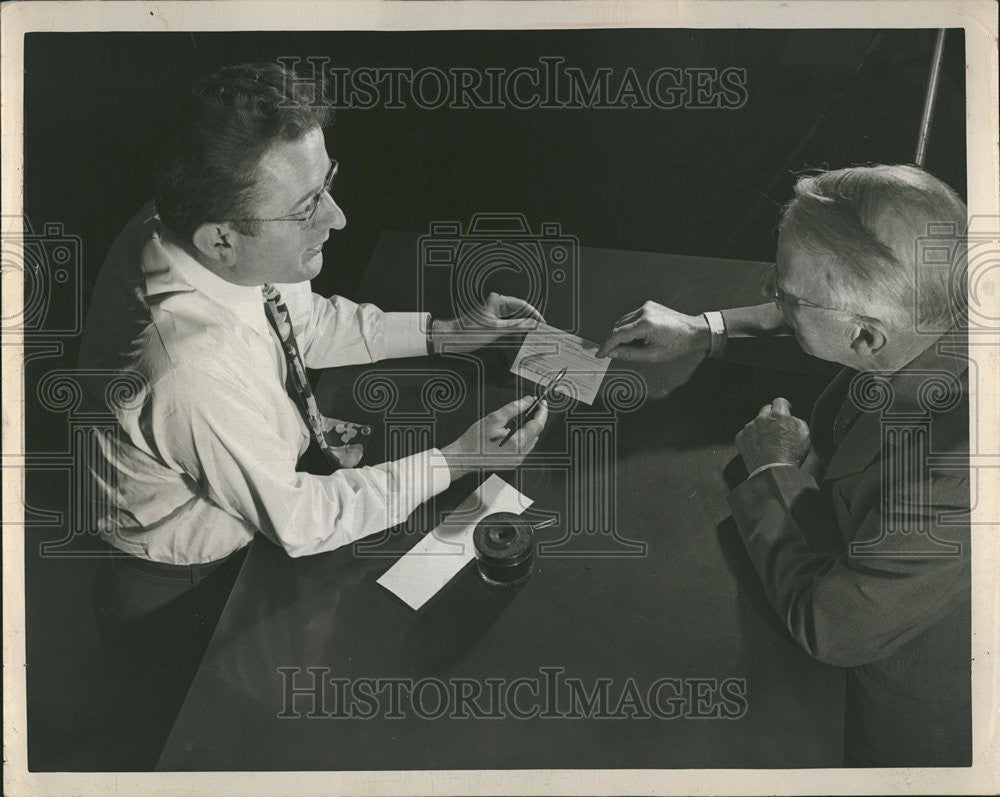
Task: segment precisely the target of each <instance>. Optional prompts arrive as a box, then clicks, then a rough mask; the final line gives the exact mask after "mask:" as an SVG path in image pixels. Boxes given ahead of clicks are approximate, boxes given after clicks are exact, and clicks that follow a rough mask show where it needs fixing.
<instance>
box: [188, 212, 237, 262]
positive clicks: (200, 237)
mask: <svg viewBox="0 0 1000 797" xmlns="http://www.w3.org/2000/svg"><path fill="white" fill-rule="evenodd" d="M238 238H239V236H238V235H237V234H236V233H235V232H234V231H233V230H232V229H231V228H230V227H229V225H228V224H221V223H219V222H211V221H209V222H205V223H204V224H202V225H201V226H200V227H198V229H197V230H195V231H194V235H193V236H191V243H192V244H194V248H195V249H197V250H198V254H199V255H200V256H201V257H203V258H204V259H205V260H207V261H208V262H209V263H211V264H212V265H214V266H216V267H219V268H231V267H232V265H233V264H234V263H235V262H236V241H237V239H238Z"/></svg>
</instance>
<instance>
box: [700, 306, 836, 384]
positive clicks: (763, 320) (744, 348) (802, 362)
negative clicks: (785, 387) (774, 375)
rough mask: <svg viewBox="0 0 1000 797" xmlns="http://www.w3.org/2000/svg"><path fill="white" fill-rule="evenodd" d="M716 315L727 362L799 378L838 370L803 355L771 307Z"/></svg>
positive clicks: (741, 308) (828, 373)
mask: <svg viewBox="0 0 1000 797" xmlns="http://www.w3.org/2000/svg"><path fill="white" fill-rule="evenodd" d="M719 312H720V313H722V320H723V323H724V324H725V325H726V348H725V350H724V351H723V354H722V358H723V359H724V360H725V361H726V362H730V363H737V364H740V365H749V366H752V367H755V368H769V369H772V370H779V371H790V372H792V373H801V374H823V375H832V374H833V373H835V371H836V370H837V369H838V368H839V366H836V367H835V366H831V364H830V363H828V362H825V361H823V360H820V359H819V358H817V357H813V356H812V355H809V354H806V353H805V352H804V351H802V349H801V348H800V347H799V344H798V342H797V341H796V340H795V338H794V337H793V336H792V334H791V330H790V329H789V328H788V326H787V325H786V324H785V320H784V318H783V317H782V315H781V311H780V310H779V309H778V308H777V307H775V305H774V304H773V303H771V304H760V305H754V306H752V307H730V308H728V309H726V310H720V311H719Z"/></svg>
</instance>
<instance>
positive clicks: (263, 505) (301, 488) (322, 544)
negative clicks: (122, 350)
mask: <svg viewBox="0 0 1000 797" xmlns="http://www.w3.org/2000/svg"><path fill="white" fill-rule="evenodd" d="M153 395H154V396H156V398H155V399H154V401H153V403H152V404H151V406H150V407H149V408H148V411H147V412H146V420H145V427H146V431H147V434H148V435H149V436H150V437H151V439H153V440H155V447H156V452H157V455H158V456H159V457H160V458H162V460H163V461H164V463H165V464H166V465H167V466H168V467H170V468H172V469H174V470H177V471H179V472H182V473H184V474H185V475H186V476H187V477H188V478H190V479H191V480H192V482H193V483H194V484H196V485H197V487H198V489H200V490H201V491H202V492H203V493H204V495H205V497H206V498H208V499H209V500H211V501H212V502H214V503H215V504H216V505H217V506H218V507H219V508H221V509H222V510H223V511H225V512H227V513H229V514H230V515H233V516H234V517H237V518H240V519H242V520H244V521H245V522H247V523H248V524H250V525H251V526H253V527H254V528H256V529H259V530H260V531H261V532H263V533H264V534H265V535H266V536H267V537H269V538H270V539H271V540H273V541H274V542H276V543H278V544H279V545H281V546H282V547H283V548H284V549H285V550H286V551H287V552H288V553H289V555H291V556H305V555H309V554H313V553H319V552H322V551H329V550H332V549H334V548H338V547H340V546H342V545H345V544H347V543H349V542H352V541H354V540H356V539H359V538H361V537H364V536H366V535H368V534H372V533H374V532H377V531H381V530H383V529H387V528H391V527H392V526H394V525H396V524H398V523H400V522H402V521H403V520H405V519H406V517H407V516H409V514H410V513H411V512H412V511H413V510H414V509H415V508H416V507H417V506H418V505H419V504H421V503H423V502H424V501H426V500H427V499H429V498H430V497H431V496H433V495H436V494H437V493H439V492H441V491H442V490H444V489H445V488H446V487H447V486H448V484H449V483H450V478H451V476H450V471H449V469H448V463H447V461H446V460H445V458H444V456H443V455H442V454H441V452H440V451H438V450H437V449H430V450H427V451H423V452H420V453H416V454H413V455H411V456H408V457H405V458H403V459H399V460H395V461H393V462H387V463H384V464H380V465H376V466H374V467H362V468H345V469H341V470H338V471H336V472H334V473H333V474H331V475H328V476H317V475H312V474H308V473H301V472H298V471H296V470H295V466H296V459H297V456H298V452H297V450H296V448H295V446H289V444H288V441H286V440H283V439H281V438H280V437H279V436H278V435H277V434H276V433H275V432H274V431H273V424H272V423H270V422H269V420H268V417H267V410H266V409H265V408H263V407H261V406H259V404H258V402H257V400H256V399H255V397H254V396H253V394H252V392H251V391H248V390H246V389H245V388H244V387H243V386H241V385H239V384H237V383H235V382H231V381H229V380H228V379H227V378H225V376H223V375H216V374H206V373H204V372H192V370H190V369H185V370H183V371H174V372H172V373H171V375H170V376H169V377H167V378H166V379H164V380H163V382H161V383H159V384H158V385H157V390H156V391H155V392H154V393H153Z"/></svg>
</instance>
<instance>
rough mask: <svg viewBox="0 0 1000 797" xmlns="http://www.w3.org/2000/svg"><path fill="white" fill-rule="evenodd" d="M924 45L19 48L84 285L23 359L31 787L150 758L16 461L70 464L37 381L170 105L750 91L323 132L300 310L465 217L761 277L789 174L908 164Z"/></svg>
mask: <svg viewBox="0 0 1000 797" xmlns="http://www.w3.org/2000/svg"><path fill="white" fill-rule="evenodd" d="M876 36H879V37H880V38H879V39H878V42H877V44H876V46H875V47H874V48H872V47H871V45H872V43H873V40H874V39H875V38H876ZM962 37H963V33H962V31H961V30H954V31H950V32H949V34H948V40H947V45H946V49H945V63H944V69H943V71H942V75H941V86H940V93H939V97H938V105H937V110H936V115H935V120H934V127H933V130H932V135H931V141H930V147H929V151H928V155H927V161H926V168H927V169H928V170H929V171H931V172H932V173H934V174H935V175H937V176H938V177H940V178H941V179H943V180H944V181H945V182H947V183H949V184H950V185H952V186H953V187H954V188H955V189H956V190H957V191H958V192H959V193H960V194H961V195H962V196H963V197H964V195H965V188H966V165H965V164H966V152H965V105H964V96H965V86H964V74H965V69H964V60H965V59H964V44H963V38H962ZM933 42H934V32H933V31H929V30H913V31H906V30H895V31H883V32H880V31H875V30H844V31H823V30H813V31H779V30H774V31H764V30H747V31H736V30H714V31H712V30H615V31H608V30H575V31H461V32H449V31H442V32H420V33H372V32H342V33H315V34H302V33H287V34H286V33H250V34H241V33H197V34H190V33H161V34H124V33H110V34H105V33H101V34H55V33H52V34H50V33H32V34H28V35H27V36H26V40H25V61H24V63H25V75H24V80H25V92H24V98H25V105H24V108H25V137H24V158H25V174H24V208H25V214H26V216H27V218H28V220H29V222H30V224H31V228H32V230H33V233H32V234H33V235H35V236H37V235H40V234H41V233H42V231H43V230H44V229H45V226H46V225H52V224H58V225H61V232H62V234H63V235H65V236H78V237H79V247H80V248H79V261H78V263H75V265H76V266H78V272H77V274H78V276H73V277H72V278H71V279H70V280H69V282H68V283H63V284H61V285H55V284H54V283H52V284H50V285H48V286H47V287H44V290H45V291H48V290H51V291H52V296H51V300H49V298H47V297H48V294H45V295H44V296H43V299H45V300H46V301H49V304H48V305H47V306H48V307H50V309H51V312H49V314H48V316H45V317H44V319H43V320H40V321H39V322H38V324H37V325H36V328H35V329H33V330H29V334H28V344H27V352H28V356H29V357H30V356H32V353H33V352H35V353H36V354H37V355H38V356H37V357H36V359H33V360H31V361H30V362H28V365H27V369H26V379H25V391H26V393H25V395H26V439H27V447H28V451H29V467H28V474H27V489H28V504H29V511H28V517H29V525H28V540H29V544H28V549H27V550H28V561H27V571H26V576H27V603H28V617H27V618H26V620H27V632H28V639H27V645H28V662H29V670H28V709H29V715H28V721H29V727H28V744H29V765H30V768H31V769H35V770H37V769H42V770H45V769H115V768H126V769H127V768H129V764H130V759H129V755H128V746H129V737H130V735H136V734H141V727H140V726H133V727H123V726H122V725H121V724H118V723H116V721H115V720H114V716H115V715H114V713H113V712H111V711H110V710H109V709H108V706H109V705H111V704H113V702H114V701H115V699H120V698H121V696H120V695H116V693H115V686H116V685H115V683H114V682H113V681H112V680H110V679H109V677H108V675H107V672H106V669H105V667H104V664H103V661H102V659H101V657H100V652H99V648H98V647H97V642H96V638H95V635H94V630H93V627H92V618H91V615H90V612H89V606H90V603H89V600H90V599H89V591H90V588H91V584H92V579H93V567H92V565H93V563H92V562H91V561H90V560H85V559H72V558H58V559H54V558H47V559H46V558H43V557H39V555H38V543H39V542H40V541H41V540H43V539H59V538H60V537H61V536H62V535H63V534H65V532H66V529H65V526H64V525H62V526H61V525H60V522H63V523H64V521H65V515H63V516H62V518H63V521H58V520H56V519H55V518H56V517H58V516H48V517H46V516H44V515H42V514H40V512H41V511H42V510H46V509H48V510H55V511H61V512H65V506H64V505H65V503H66V501H65V496H66V495H67V494H68V493H67V484H68V482H69V481H70V479H69V476H68V474H67V473H65V472H63V473H53V471H52V470H43V469H41V468H33V467H32V466H31V462H32V460H31V459H30V457H31V456H32V455H42V454H45V453H46V452H49V453H52V454H53V455H61V454H62V452H65V451H66V450H67V448H68V431H67V426H66V422H65V420H66V419H65V415H64V414H63V415H60V414H54V413H51V412H48V411H46V410H43V409H42V408H40V407H39V405H38V402H37V400H36V398H35V396H36V392H35V391H36V388H37V385H38V381H39V379H40V378H41V377H42V376H43V375H44V374H46V373H48V372H50V371H52V370H53V369H58V368H69V367H72V366H73V364H74V362H75V356H76V346H77V335H76V334H75V333H74V332H73V328H74V324H73V323H71V322H70V320H69V316H70V315H71V313H72V307H73V306H74V305H75V303H76V302H77V301H79V302H80V303H81V304H82V306H83V307H86V306H87V304H88V300H89V292H90V287H91V286H92V285H93V282H94V280H95V278H96V275H97V272H98V269H99V267H100V264H101V260H102V258H103V257H104V255H105V253H106V252H107V249H108V247H109V246H110V244H111V242H112V240H113V239H114V237H115V235H116V234H117V233H118V231H119V230H120V229H121V228H122V227H123V226H124V224H125V223H126V222H127V221H128V219H129V217H130V216H131V215H132V214H133V213H134V212H135V211H136V210H137V209H138V208H139V207H140V206H141V205H142V204H143V203H144V202H145V201H147V200H148V199H149V198H150V197H151V194H152V185H151V182H150V167H151V164H152V162H153V158H154V157H155V153H156V151H157V147H158V142H159V141H160V140H161V137H162V132H163V130H164V129H165V128H166V127H167V123H168V122H169V109H170V107H171V98H172V97H173V96H174V95H175V93H176V92H177V91H178V90H179V89H181V88H182V87H183V86H185V85H187V84H189V83H190V82H191V80H192V79H193V78H195V77H196V76H198V75H200V74H202V73H204V72H208V71H211V70H214V69H215V68H217V67H219V66H221V65H223V64H227V63H234V62H244V61H261V60H271V59H275V58H277V57H280V56H299V57H303V58H304V57H306V56H318V55H327V56H329V57H330V58H331V62H332V64H333V65H335V66H338V67H354V68H357V67H412V68H413V69H419V68H421V67H424V66H437V67H441V68H444V69H447V68H448V67H456V66H463V67H487V66H491V67H506V68H508V69H513V68H516V67H519V66H529V67H538V66H539V62H538V59H539V58H540V57H543V56H562V57H563V58H564V59H565V65H566V66H575V67H579V68H581V69H582V70H583V71H584V73H585V74H587V75H590V74H592V73H593V71H594V70H595V69H597V68H599V67H609V68H611V69H612V71H613V75H614V77H613V79H612V83H615V79H616V78H617V79H620V77H621V75H622V74H623V73H624V71H625V70H626V69H627V68H628V67H630V66H631V67H634V68H635V70H636V72H637V73H638V74H639V75H640V76H646V75H648V74H649V73H651V72H652V71H654V70H655V69H657V68H659V67H663V66H673V67H694V66H698V67H716V68H719V69H722V68H725V67H728V66H736V67H742V68H745V69H746V70H747V92H748V101H747V103H746V105H745V106H743V107H742V108H740V109H738V110H704V109H699V110H694V109H687V110H659V109H651V110H619V109H608V110H546V109H535V110H512V109H507V110H483V111H476V110H447V109H441V110H433V111H431V110H421V109H419V108H416V107H413V106H412V105H411V106H410V107H408V108H407V109H406V110H386V109H384V108H376V109H373V110H341V111H338V114H337V120H336V123H335V125H334V126H333V128H332V129H331V130H330V131H328V136H327V138H328V148H329V150H330V153H331V155H332V156H333V157H335V158H337V159H338V160H339V161H340V163H341V172H340V176H339V177H338V182H337V186H336V190H335V196H336V199H337V202H338V203H339V204H340V206H341V207H342V208H343V209H344V211H345V213H346V214H347V217H348V224H347V227H346V229H345V230H343V231H341V232H339V233H335V234H334V235H333V236H332V237H331V239H330V241H329V243H328V244H327V247H326V250H325V254H324V259H325V263H326V265H325V270H324V272H323V274H322V275H321V276H320V277H319V278H318V279H317V280H316V281H315V283H314V289H316V290H317V291H318V292H320V293H333V292H336V293H343V294H346V295H347V296H356V293H355V291H356V289H357V287H358V285H359V283H360V280H361V276H362V274H363V272H364V268H365V265H366V263H367V262H368V259H369V257H370V255H371V252H372V250H373V249H374V247H375V243H376V241H377V238H378V235H379V233H380V231H382V230H388V229H391V230H402V231H408V232H415V233H426V232H427V231H428V227H429V224H430V222H431V221H434V220H458V221H462V222H463V223H467V222H468V221H469V219H470V218H471V216H472V214H473V213H476V212H497V211H515V212H521V213H524V214H525V215H526V216H527V219H528V221H529V223H530V224H531V225H532V228H533V229H538V226H539V225H540V224H541V223H542V222H558V223H560V224H561V227H562V232H563V233H564V234H568V235H574V236H577V237H578V238H579V239H580V242H581V244H582V245H584V246H597V247H607V248H620V249H630V250H646V251H659V252H671V253H678V254H694V255H704V256H720V257H733V258H739V259H752V260H768V259H770V258H771V257H772V256H773V250H774V245H775V236H774V223H775V217H776V210H777V207H778V206H779V205H780V204H781V203H782V202H784V201H785V200H787V199H788V198H789V196H790V194H791V185H792V182H793V181H794V178H795V175H796V173H797V172H800V171H801V170H803V169H806V168H810V167H828V168H838V167H842V166H847V165H851V164H859V163H869V162H872V163H874V162H882V163H905V162H911V161H912V160H913V157H914V153H915V149H916V139H917V130H918V125H919V122H920V115H921V111H922V107H923V101H924V92H925V89H926V82H927V76H928V67H929V62H930V58H931V53H932V48H933ZM866 51H868V56H867V58H865V59H864V63H862V61H863V56H864V54H865V53H866ZM71 273H73V272H72V270H71ZM29 277H30V275H29ZM34 287H35V288H37V287H38V286H34ZM27 288H28V286H26V290H27ZM43 293H44V291H43ZM363 298H368V297H363ZM650 298H651V299H655V298H657V297H655V296H651V297H650ZM385 309H390V310H391V309H393V308H391V307H386V308H385ZM626 309H629V308H622V311H623V312H624V311H625V310H626ZM39 319H42V316H39ZM29 326H30V323H29ZM60 330H67V331H66V333H65V334H63V333H62V332H60ZM44 347H49V348H48V350H46V349H45V348H44ZM804 410H805V408H803V412H801V413H799V414H805V411H804ZM56 470H58V469H56Z"/></svg>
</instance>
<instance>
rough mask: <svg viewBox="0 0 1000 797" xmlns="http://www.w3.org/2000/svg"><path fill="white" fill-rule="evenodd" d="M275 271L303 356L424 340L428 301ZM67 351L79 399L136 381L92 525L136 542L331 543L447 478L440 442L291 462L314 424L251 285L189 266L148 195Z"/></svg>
mask: <svg viewBox="0 0 1000 797" xmlns="http://www.w3.org/2000/svg"><path fill="white" fill-rule="evenodd" d="M277 287H278V288H279V290H280V291H281V293H282V297H283V298H284V299H285V302H286V304H287V306H288V309H289V312H290V314H291V316H292V322H293V327H294V330H295V335H296V338H297V340H298V343H299V347H300V349H301V351H302V356H303V358H304V360H305V362H306V365H308V366H309V367H310V368H326V367H331V366H339V365H353V364H358V363H367V362H375V361H376V360H381V359H385V358H390V357H411V356H416V355H423V354H426V353H427V349H426V342H425V334H424V332H423V330H422V329H421V324H422V322H423V319H425V318H426V316H425V315H424V314H421V313H384V312H382V311H381V310H379V309H378V308H377V307H374V306H372V305H358V304H355V303H353V302H350V301H348V300H346V299H343V298H341V297H337V296H334V297H331V298H330V299H324V298H322V297H320V296H317V295H316V294H313V293H312V292H311V291H310V290H309V286H308V283H301V284H299V285H280V286H277ZM79 364H80V368H81V369H84V370H83V372H82V377H81V378H82V379H83V380H84V381H85V383H86V386H87V391H86V392H87V394H88V396H89V397H90V400H91V401H100V402H103V401H105V399H104V398H103V397H104V388H105V387H106V386H107V383H108V380H109V379H110V378H112V377H113V376H114V375H115V374H117V373H121V372H126V371H133V372H136V373H137V374H138V375H140V376H141V378H142V381H143V382H144V383H145V386H144V388H143V389H142V390H141V392H140V394H139V396H138V397H137V398H136V400H134V401H128V402H123V406H117V407H114V408H112V412H113V414H114V417H115V419H116V420H117V425H118V438H119V439H118V441H117V444H115V443H114V441H113V440H112V439H111V438H110V437H108V436H104V437H102V438H101V445H100V452H95V454H96V460H95V462H94V464H93V466H92V468H91V474H92V476H93V478H94V479H95V480H96V482H97V485H96V486H97V494H98V496H99V498H100V501H101V506H100V507H99V509H98V515H99V517H100V520H99V521H98V530H99V531H100V533H101V535H102V536H103V537H104V538H105V539H106V540H107V541H108V542H110V543H111V544H112V545H114V546H115V547H117V548H119V549H121V550H123V551H126V552H128V553H130V554H133V555H135V556H139V557H143V558H146V559H151V560H154V561H158V562H168V563H174V564H193V563H200V562H210V561H215V560H217V559H221V558H222V557H224V556H227V555H228V554H230V553H232V552H233V551H235V550H237V549H239V548H242V547H243V546H245V545H246V544H247V543H249V541H250V539H251V538H252V537H253V535H254V533H255V532H257V531H261V532H263V533H264V534H265V535H267V536H268V537H269V538H270V539H272V540H274V541H275V542H277V543H279V544H280V545H281V546H282V547H284V549H285V550H286V551H287V552H288V553H289V554H290V555H292V556H303V555H307V554H312V553H318V552H320V551H328V550H331V549H333V548H337V547H339V546H342V545H344V544H346V543H349V542H351V541H353V540H356V539H358V538H360V537H364V536H366V535H368V534H372V533H374V532H376V531H381V530H383V529H386V528H389V527H391V526H394V525H396V524H397V523H399V522H401V521H403V520H404V519H405V518H406V517H407V516H408V515H409V514H410V513H411V512H412V511H413V510H414V509H415V508H416V507H417V506H418V505H419V504H421V503H422V502H424V501H426V500H427V499H429V498H430V497H431V496H433V495H435V494H437V493H439V492H441V491H442V490H444V489H445V488H446V487H447V486H448V484H449V483H450V480H451V476H450V472H449V470H448V464H447V462H446V461H445V459H444V456H443V455H442V454H441V452H440V451H439V450H438V449H431V450H429V451H423V452H419V453H414V454H413V455H411V456H408V457H406V458H404V459H401V460H397V461H395V462H389V463H385V464H382V465H376V466H374V467H358V468H351V469H341V470H339V471H337V472H335V473H333V474H332V475H329V476H315V475H311V474H307V473H300V472H297V471H296V470H295V466H296V462H297V460H298V458H299V457H300V456H301V455H302V453H303V452H304V451H305V450H306V448H307V447H308V445H309V440H310V435H309V430H308V428H307V427H306V424H305V422H304V421H303V420H302V417H301V415H300V414H299V411H298V409H297V407H296V405H295V403H294V402H293V400H292V399H291V398H290V396H289V395H288V393H287V392H286V391H285V369H286V368H287V364H286V362H285V359H284V356H283V354H282V351H281V347H280V343H279V341H278V338H277V336H276V335H275V333H274V332H273V331H272V329H271V327H270V325H269V324H268V321H267V318H266V316H265V311H264V301H263V297H262V293H261V288H260V287H246V286H240V285H233V284H232V283H229V282H226V281H224V280H222V279H221V278H219V277H217V276H215V275H214V274H213V273H212V272H210V271H209V270H208V269H206V268H204V267H203V266H201V265H200V264H199V263H198V262H197V261H195V260H194V259H193V258H192V257H190V256H189V255H188V254H187V253H186V252H185V251H184V249H183V248H182V247H181V246H180V245H179V244H178V243H177V242H176V240H175V239H174V237H173V236H172V234H171V233H170V231H169V230H167V229H166V227H165V226H164V225H163V223H162V222H161V221H160V219H159V217H158V216H157V215H156V212H155V209H154V208H153V206H152V204H149V205H147V206H146V207H144V208H143V209H142V211H140V213H139V214H137V215H136V216H135V217H134V218H133V219H132V221H131V222H130V223H129V224H128V226H127V227H126V228H125V230H124V231H123V232H122V233H121V235H119V237H118V239H117V240H116V241H115V243H114V245H113V246H112V248H111V251H110V253H109V254H108V257H107V260H106V261H105V263H104V266H103V268H102V270H101V274H100V277H99V278H98V281H97V285H96V287H95V290H94V294H93V298H92V301H91V307H90V312H89V315H88V318H87V325H86V328H85V330H84V337H83V341H82V345H81V350H80V363H79ZM88 372H89V373H90V374H92V375H91V376H87V374H88ZM105 406H106V405H105Z"/></svg>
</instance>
